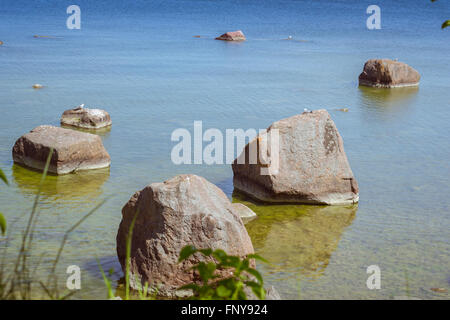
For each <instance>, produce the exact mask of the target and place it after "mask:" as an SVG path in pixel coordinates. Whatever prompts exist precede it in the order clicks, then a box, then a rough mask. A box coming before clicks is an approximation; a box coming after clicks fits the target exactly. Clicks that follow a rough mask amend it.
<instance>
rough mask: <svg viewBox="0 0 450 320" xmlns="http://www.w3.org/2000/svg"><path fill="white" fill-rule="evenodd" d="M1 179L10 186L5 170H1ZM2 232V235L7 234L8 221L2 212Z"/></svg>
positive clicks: (0, 224)
mask: <svg viewBox="0 0 450 320" xmlns="http://www.w3.org/2000/svg"><path fill="white" fill-rule="evenodd" d="M0 179H1V180H3V182H4V183H5V184H6V185H8V179H6V176H5V174H4V173H3V170H2V169H0ZM0 231H1V233H2V235H5V233H6V219H5V216H4V215H3V214H2V213H1V212H0Z"/></svg>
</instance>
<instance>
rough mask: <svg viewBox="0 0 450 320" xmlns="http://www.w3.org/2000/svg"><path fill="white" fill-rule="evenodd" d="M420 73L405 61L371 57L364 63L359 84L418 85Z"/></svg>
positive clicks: (374, 85) (383, 85)
mask: <svg viewBox="0 0 450 320" xmlns="http://www.w3.org/2000/svg"><path fill="white" fill-rule="evenodd" d="M419 81H420V74H419V73H418V72H417V71H416V70H415V69H413V68H412V67H410V66H409V65H407V64H406V63H403V62H398V61H394V60H390V59H371V60H369V61H367V62H366V63H365V64H364V70H363V72H362V73H361V74H360V75H359V85H360V86H369V87H380V88H395V87H409V86H418V85H419Z"/></svg>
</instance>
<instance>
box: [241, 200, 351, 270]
mask: <svg viewBox="0 0 450 320" xmlns="http://www.w3.org/2000/svg"><path fill="white" fill-rule="evenodd" d="M243 199H244V198H243V197H242V196H241V195H240V194H238V193H233V202H241V203H244V204H245V205H247V206H248V207H249V208H251V209H252V210H253V211H255V213H256V214H257V215H258V218H257V219H256V220H253V221H251V222H249V223H248V224H247V225H246V228H247V230H248V233H249V235H250V237H251V239H252V242H253V246H254V248H255V251H256V252H257V253H258V254H260V255H261V256H262V257H264V258H266V259H268V260H269V262H270V263H271V265H270V266H264V269H265V270H264V271H265V272H268V273H278V274H279V275H280V277H281V278H283V277H286V278H291V277H298V275H302V276H305V277H308V278H317V277H319V276H320V275H321V274H322V273H323V272H324V270H325V268H326V267H327V265H328V263H329V260H330V257H331V255H332V253H333V252H334V251H335V250H336V248H337V246H338V243H339V240H340V238H341V236H342V233H343V232H344V230H345V228H346V227H348V226H349V225H351V224H352V222H353V220H354V218H355V216H356V211H357V210H358V206H357V205H351V206H307V205H262V204H256V203H253V202H248V201H245V200H243ZM280 277H279V278H280Z"/></svg>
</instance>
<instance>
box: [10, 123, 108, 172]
mask: <svg viewBox="0 0 450 320" xmlns="http://www.w3.org/2000/svg"><path fill="white" fill-rule="evenodd" d="M51 148H53V155H52V158H51V161H50V165H49V168H48V171H49V172H52V173H55V174H66V173H71V172H74V171H78V170H89V169H97V168H105V167H109V165H110V163H111V159H110V157H109V154H108V152H106V150H105V148H104V147H103V143H102V140H101V138H100V137H99V136H97V135H95V134H90V133H84V132H79V131H75V130H70V129H64V128H59V127H54V126H48V125H44V126H39V127H36V128H34V129H33V130H31V131H30V132H29V133H27V134H25V135H23V136H22V137H20V138H19V139H18V140H17V141H16V143H15V144H14V147H13V149H12V156H13V160H14V162H15V163H17V164H20V165H23V166H26V167H30V168H33V169H38V170H43V169H44V167H45V163H46V160H47V157H48V154H49V152H50V149H51Z"/></svg>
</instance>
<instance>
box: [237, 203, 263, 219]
mask: <svg viewBox="0 0 450 320" xmlns="http://www.w3.org/2000/svg"><path fill="white" fill-rule="evenodd" d="M231 205H232V206H233V209H234V211H235V212H236V213H237V214H238V215H239V217H241V219H242V221H243V222H244V223H247V222H250V221H252V220H253V219H256V218H257V217H258V216H257V215H256V213H255V212H253V210H252V209H250V208H249V207H247V206H246V205H244V204H242V203H232V204H231Z"/></svg>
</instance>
